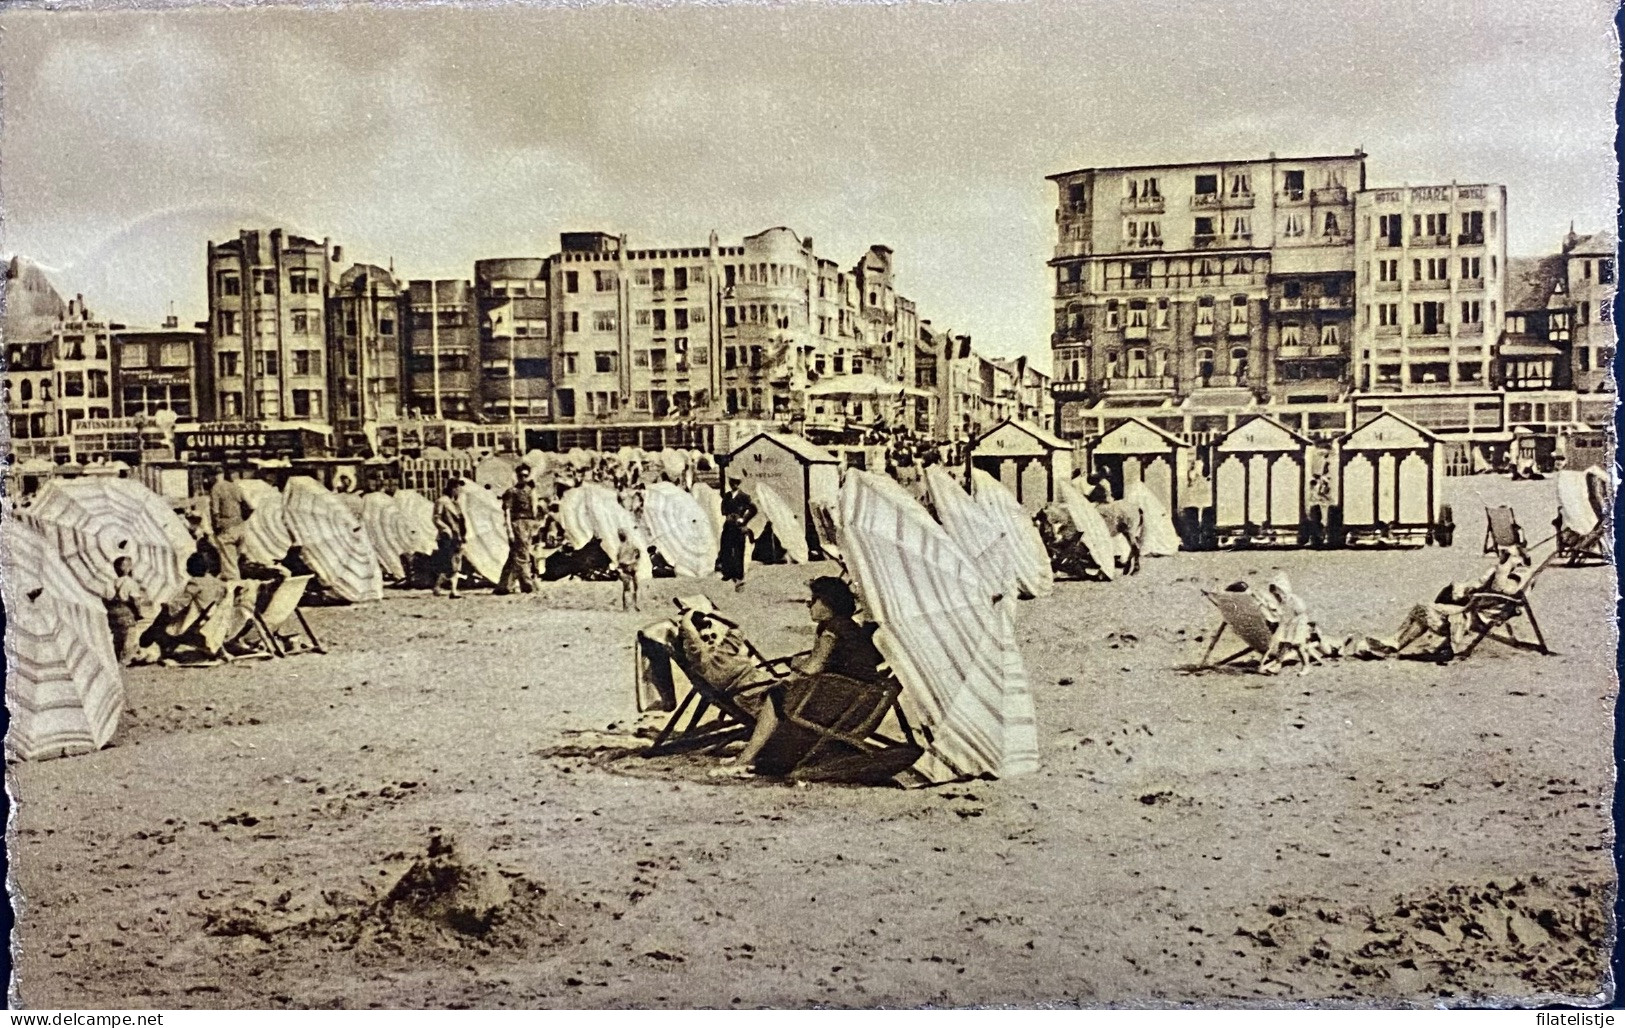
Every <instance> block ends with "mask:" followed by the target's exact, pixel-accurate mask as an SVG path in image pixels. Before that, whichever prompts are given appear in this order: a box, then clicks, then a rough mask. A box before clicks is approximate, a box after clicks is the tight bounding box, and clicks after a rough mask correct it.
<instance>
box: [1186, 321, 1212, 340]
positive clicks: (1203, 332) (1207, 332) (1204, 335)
mask: <svg viewBox="0 0 1625 1028" xmlns="http://www.w3.org/2000/svg"><path fill="white" fill-rule="evenodd" d="M1191 332H1192V334H1193V335H1195V336H1196V338H1198V339H1211V338H1212V337H1213V323H1212V322H1211V321H1208V322H1198V323H1197V324H1196V327H1195V328H1193V329H1192V330H1191Z"/></svg>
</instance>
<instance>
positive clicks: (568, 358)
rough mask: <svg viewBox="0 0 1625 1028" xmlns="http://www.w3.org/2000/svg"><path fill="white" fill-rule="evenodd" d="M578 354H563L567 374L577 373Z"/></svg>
mask: <svg viewBox="0 0 1625 1028" xmlns="http://www.w3.org/2000/svg"><path fill="white" fill-rule="evenodd" d="M578 356H579V355H578V354H574V353H566V354H564V355H563V361H564V373H565V374H566V375H574V374H575V373H576V358H577V357H578Z"/></svg>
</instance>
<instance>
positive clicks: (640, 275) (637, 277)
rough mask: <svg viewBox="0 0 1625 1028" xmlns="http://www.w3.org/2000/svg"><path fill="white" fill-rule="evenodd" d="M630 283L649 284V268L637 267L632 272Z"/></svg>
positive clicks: (637, 284)
mask: <svg viewBox="0 0 1625 1028" xmlns="http://www.w3.org/2000/svg"><path fill="white" fill-rule="evenodd" d="M632 284H633V285H636V286H646V285H648V284H649V269H648V268H639V269H637V270H636V271H634V272H632Z"/></svg>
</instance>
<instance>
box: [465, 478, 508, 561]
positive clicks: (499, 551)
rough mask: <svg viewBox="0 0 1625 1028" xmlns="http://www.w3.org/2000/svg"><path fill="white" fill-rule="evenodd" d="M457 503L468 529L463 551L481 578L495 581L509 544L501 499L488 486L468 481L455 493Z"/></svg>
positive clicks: (506, 521)
mask: <svg viewBox="0 0 1625 1028" xmlns="http://www.w3.org/2000/svg"><path fill="white" fill-rule="evenodd" d="M457 503H458V505H459V506H460V507H461V508H462V510H463V526H464V527H465V528H466V529H467V530H468V536H467V537H466V538H465V539H464V540H463V554H464V556H466V557H467V558H468V563H469V564H470V565H472V566H473V568H474V570H475V571H477V572H479V575H480V577H481V578H483V579H485V580H486V581H487V582H490V583H491V584H492V585H495V584H496V583H497V582H498V581H500V580H501V578H502V569H503V567H504V566H506V565H507V563H508V548H509V545H510V542H509V538H508V519H507V516H506V515H505V514H504V513H503V510H502V501H501V500H500V499H498V498H497V494H496V493H495V492H493V491H492V490H490V489H487V488H486V487H485V486H483V485H480V484H478V483H475V482H469V483H466V484H464V486H463V491H462V492H461V493H459V494H457Z"/></svg>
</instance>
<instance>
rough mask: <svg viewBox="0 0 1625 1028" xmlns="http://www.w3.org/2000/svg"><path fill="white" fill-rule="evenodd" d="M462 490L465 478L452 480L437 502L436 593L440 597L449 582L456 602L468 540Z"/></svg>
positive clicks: (452, 596) (435, 505) (435, 510)
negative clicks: (466, 541)
mask: <svg viewBox="0 0 1625 1028" xmlns="http://www.w3.org/2000/svg"><path fill="white" fill-rule="evenodd" d="M462 491H463V480H462V479H460V478H448V479H447V480H446V487H445V489H443V490H442V491H441V493H440V496H439V497H438V498H437V499H436V500H435V501H434V529H435V535H436V536H437V539H438V543H439V545H438V547H437V548H436V550H435V580H434V594H435V595H436V596H439V595H440V586H441V583H443V582H449V584H450V593H451V598H452V599H454V600H455V599H460V597H459V596H458V595H457V579H458V578H459V577H460V576H461V575H462V572H463V543H464V541H465V540H466V539H467V538H468V526H467V523H466V522H465V521H464V520H463V506H462V504H461V503H459V502H458V498H459V496H460V495H461V494H462Z"/></svg>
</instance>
